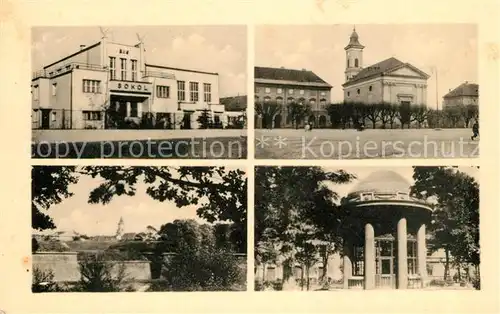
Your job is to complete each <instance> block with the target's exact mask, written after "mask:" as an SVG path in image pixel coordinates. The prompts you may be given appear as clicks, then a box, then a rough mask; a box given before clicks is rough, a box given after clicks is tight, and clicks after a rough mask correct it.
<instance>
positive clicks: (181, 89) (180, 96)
mask: <svg viewBox="0 0 500 314" xmlns="http://www.w3.org/2000/svg"><path fill="white" fill-rule="evenodd" d="M177 100H178V101H185V100H186V82H184V81H178V82H177Z"/></svg>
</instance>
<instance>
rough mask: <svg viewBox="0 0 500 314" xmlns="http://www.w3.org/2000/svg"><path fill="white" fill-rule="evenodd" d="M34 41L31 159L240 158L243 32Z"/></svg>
mask: <svg viewBox="0 0 500 314" xmlns="http://www.w3.org/2000/svg"><path fill="white" fill-rule="evenodd" d="M32 35H33V36H32V69H33V74H32V81H31V99H32V113H31V123H32V145H31V149H32V157H35V158H198V159H207V158H208V159H214V158H215V159H239V158H246V149H247V148H246V145H247V144H246V139H247V137H246V124H247V122H246V62H247V61H246V60H247V58H246V56H247V47H246V45H247V39H246V26H147V27H112V28H103V27H98V26H95V27H34V28H33V29H32ZM208 129H210V132H206V130H208Z"/></svg>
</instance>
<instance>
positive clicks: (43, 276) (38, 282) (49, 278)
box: [31, 268, 63, 293]
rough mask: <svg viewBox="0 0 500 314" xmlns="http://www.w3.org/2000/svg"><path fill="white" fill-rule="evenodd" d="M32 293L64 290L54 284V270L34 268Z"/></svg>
mask: <svg viewBox="0 0 500 314" xmlns="http://www.w3.org/2000/svg"><path fill="white" fill-rule="evenodd" d="M31 291H32V292H33V293H41V292H62V291H63V289H62V288H61V287H59V285H58V284H57V283H56V282H54V272H53V271H52V270H48V271H43V270H40V269H39V268H34V269H33V282H32V284H31Z"/></svg>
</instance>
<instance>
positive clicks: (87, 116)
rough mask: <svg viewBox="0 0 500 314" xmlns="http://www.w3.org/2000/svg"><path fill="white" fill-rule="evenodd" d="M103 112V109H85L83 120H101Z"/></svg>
mask: <svg viewBox="0 0 500 314" xmlns="http://www.w3.org/2000/svg"><path fill="white" fill-rule="evenodd" d="M101 115H102V112H101V111H87V110H84V111H83V120H88V121H100V120H101V117H102V116H101Z"/></svg>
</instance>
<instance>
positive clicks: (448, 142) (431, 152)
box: [254, 24, 479, 159]
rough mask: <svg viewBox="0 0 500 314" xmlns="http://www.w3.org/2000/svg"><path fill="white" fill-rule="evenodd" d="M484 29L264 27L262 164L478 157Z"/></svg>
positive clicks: (259, 98) (260, 38)
mask: <svg viewBox="0 0 500 314" xmlns="http://www.w3.org/2000/svg"><path fill="white" fill-rule="evenodd" d="M477 32H478V30H477V25H474V24H421V25H412V24H377V25H375V24H374V25H369V24H364V25H347V24H341V25H300V26H299V25H290V26H282V25H279V26H277V25H262V26H257V27H256V30H255V63H256V64H255V70H254V75H255V77H254V87H255V90H254V92H255V106H254V107H255V120H254V121H255V157H256V158H259V159H366V158H474V157H478V155H479V150H478V149H479V144H478V143H479V85H478V69H477V68H478V61H477V60H478V52H477V50H478V48H477Z"/></svg>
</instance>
